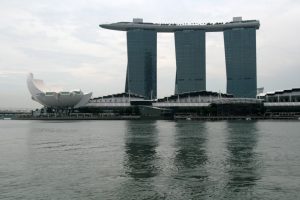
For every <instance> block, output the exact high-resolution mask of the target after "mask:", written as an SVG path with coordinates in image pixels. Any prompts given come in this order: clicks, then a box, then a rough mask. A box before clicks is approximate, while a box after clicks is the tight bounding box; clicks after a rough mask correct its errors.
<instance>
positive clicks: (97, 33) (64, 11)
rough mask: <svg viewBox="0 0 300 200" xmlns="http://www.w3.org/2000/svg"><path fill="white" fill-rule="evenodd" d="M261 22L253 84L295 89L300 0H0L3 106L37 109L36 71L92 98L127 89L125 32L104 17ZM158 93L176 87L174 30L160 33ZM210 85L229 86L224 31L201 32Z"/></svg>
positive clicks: (0, 99)
mask: <svg viewBox="0 0 300 200" xmlns="http://www.w3.org/2000/svg"><path fill="white" fill-rule="evenodd" d="M234 16H242V17H243V19H245V20H246V19H257V20H260V24H261V27H260V29H259V30H258V31H257V70H258V86H263V87H265V91H273V90H280V89H290V88H295V87H300V76H299V75H300V39H299V38H300V37H299V36H300V22H299V20H300V1H299V0H252V1H249V0H239V1H237V0H234V1H225V0H210V1H207V0H151V1H150V0H112V1H104V0H80V1H79V0H0V108H4V107H11V108H35V107H39V105H38V104H37V103H35V102H33V101H32V100H31V98H30V94H29V92H28V90H27V86H26V75H27V73H29V72H32V73H34V75H35V77H36V78H40V79H43V80H44V81H45V82H46V84H59V85H62V86H63V87H64V88H66V89H82V90H83V91H85V92H90V91H92V92H93V96H94V97H97V96H102V95H107V94H113V93H119V92H123V91H124V86H125V75H126V73H125V72H126V66H127V54H126V33H125V32H121V31H112V30H106V29H101V28H99V24H101V23H112V22H118V21H131V20H132V18H134V17H140V18H144V21H146V22H158V23H160V22H162V23H164V22H166V23H168V22H171V23H184V22H189V23H192V22H199V23H200V22H201V23H202V22H227V21H231V20H232V17H234ZM157 48H158V49H157V51H158V52H157V54H158V57H157V67H158V96H159V97H164V96H167V95H171V94H173V93H174V83H175V70H176V65H175V48H174V36H173V34H170V33H160V34H158V45H157ZM206 58H207V60H206V68H207V74H206V77H207V90H211V91H221V92H226V75H225V55H224V42H223V34H222V33H207V34H206Z"/></svg>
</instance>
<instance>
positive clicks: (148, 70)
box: [125, 29, 157, 99]
mask: <svg viewBox="0 0 300 200" xmlns="http://www.w3.org/2000/svg"><path fill="white" fill-rule="evenodd" d="M156 52H157V33H156V31H151V30H140V29H137V30H129V31H127V56H128V65H127V75H126V84H125V92H128V93H129V92H131V93H135V94H139V95H142V96H144V97H145V99H151V98H152V99H155V98H156V96H157V67H156V65H157V64H156V63H157V62H156V57H157V56H156Z"/></svg>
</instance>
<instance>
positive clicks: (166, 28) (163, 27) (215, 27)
mask: <svg viewBox="0 0 300 200" xmlns="http://www.w3.org/2000/svg"><path fill="white" fill-rule="evenodd" d="M259 26H260V24H259V21H258V20H242V18H241V17H238V18H233V21H231V22H226V23H219V22H217V23H206V24H205V23H200V24H199V23H192V24H187V23H184V24H174V23H162V24H159V23H146V22H143V19H133V22H117V23H112V24H100V27H102V28H105V29H111V30H117V31H128V30H134V29H144V30H155V31H157V32H175V31H183V30H205V31H206V32H220V31H224V30H226V29H235V28H255V29H259Z"/></svg>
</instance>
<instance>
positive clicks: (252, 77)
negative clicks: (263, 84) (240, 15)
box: [224, 28, 257, 98]
mask: <svg viewBox="0 0 300 200" xmlns="http://www.w3.org/2000/svg"><path fill="white" fill-rule="evenodd" d="M224 42H225V58H226V75H227V93H229V94H233V95H234V96H235V97H248V98H255V97H256V88H257V78H256V29H255V28H239V29H229V30H224Z"/></svg>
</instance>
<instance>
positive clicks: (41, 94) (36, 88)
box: [27, 73, 92, 109]
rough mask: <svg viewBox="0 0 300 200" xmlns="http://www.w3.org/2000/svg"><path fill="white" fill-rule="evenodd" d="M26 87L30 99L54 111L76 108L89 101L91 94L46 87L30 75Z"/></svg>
mask: <svg viewBox="0 0 300 200" xmlns="http://www.w3.org/2000/svg"><path fill="white" fill-rule="evenodd" d="M27 86H28V89H29V92H30V93H31V96H32V99H33V100H34V101H36V102H38V103H40V104H42V105H43V106H45V107H48V108H54V109H66V108H70V109H72V108H78V107H80V106H84V105H85V104H87V103H88V101H89V100H90V98H91V96H92V93H91V92H90V93H83V92H82V91H81V90H71V91H66V90H63V89H61V88H59V87H55V86H46V85H45V84H44V81H43V80H40V79H34V77H33V74H32V73H30V74H29V75H28V77H27Z"/></svg>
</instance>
